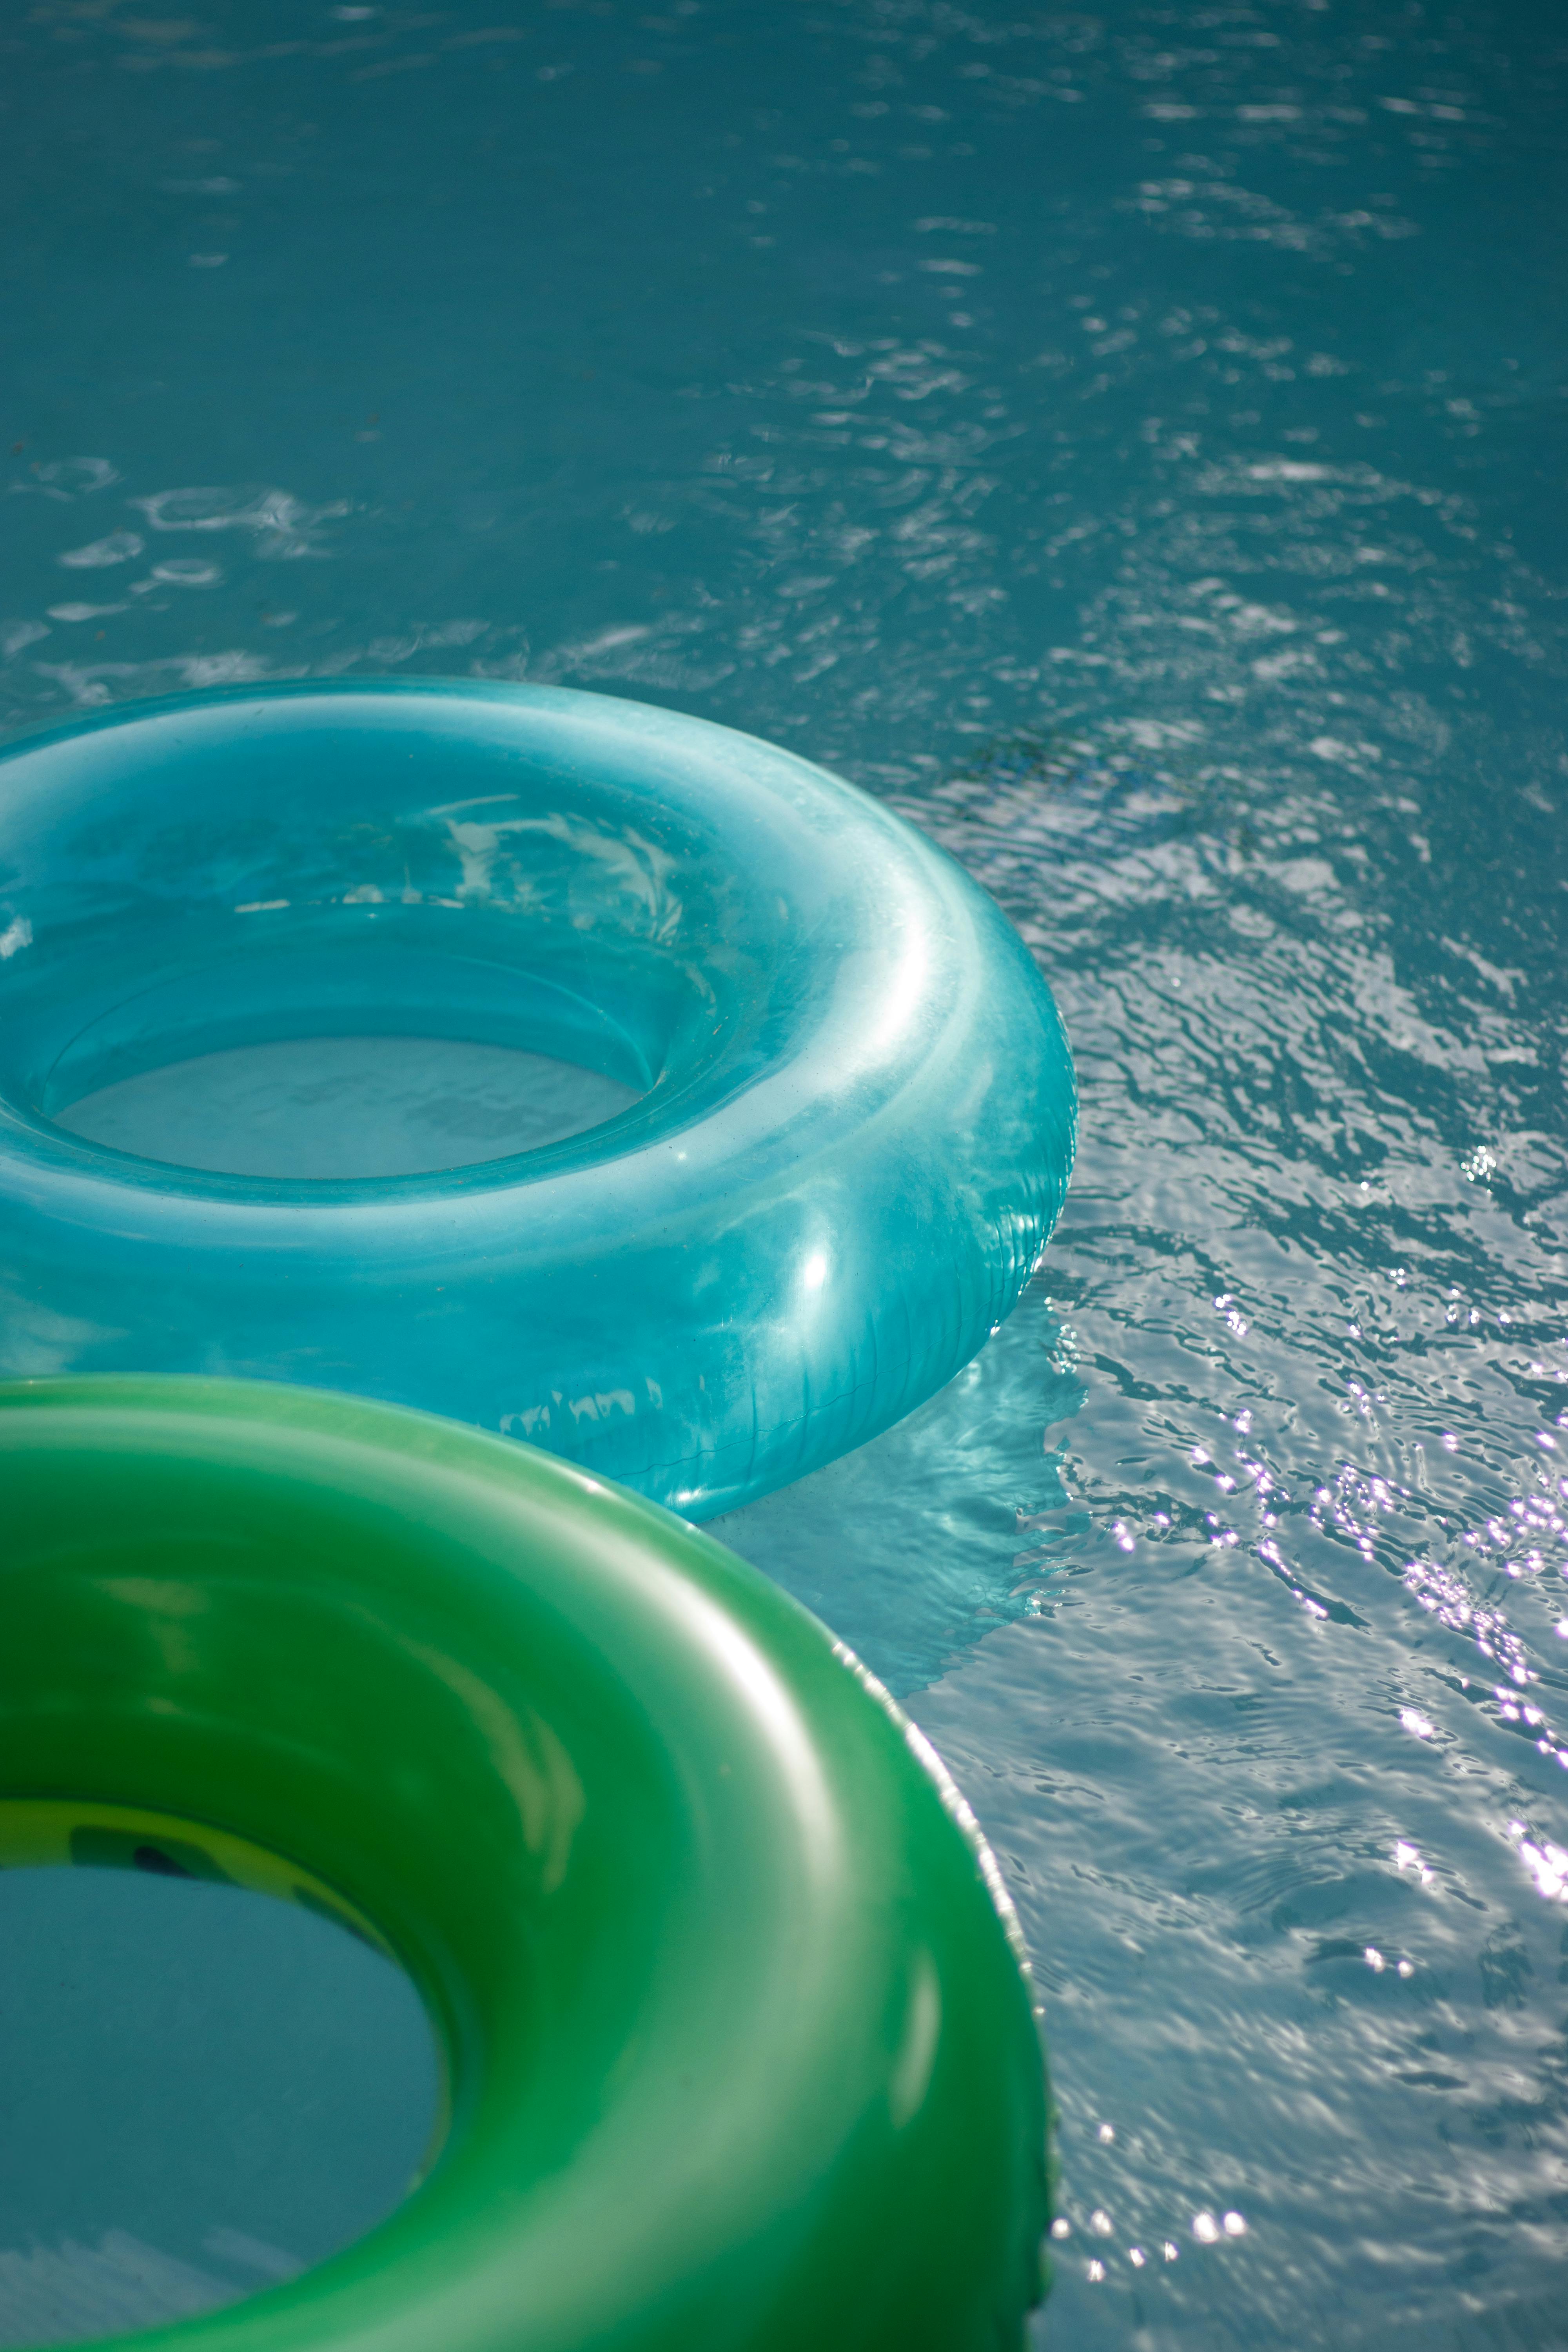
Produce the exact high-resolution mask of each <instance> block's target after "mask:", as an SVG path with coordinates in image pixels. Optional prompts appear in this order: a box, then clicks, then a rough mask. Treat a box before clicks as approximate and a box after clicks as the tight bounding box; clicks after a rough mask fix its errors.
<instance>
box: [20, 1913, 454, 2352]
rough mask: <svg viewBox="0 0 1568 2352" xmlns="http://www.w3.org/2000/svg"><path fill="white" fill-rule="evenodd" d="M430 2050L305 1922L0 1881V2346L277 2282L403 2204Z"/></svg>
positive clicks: (429, 2111)
mask: <svg viewBox="0 0 1568 2352" xmlns="http://www.w3.org/2000/svg"><path fill="white" fill-rule="evenodd" d="M437 2094H438V2082H437V2060H436V2052H435V2046H434V2043H433V2042H432V2039H431V2035H430V2031H429V2028H428V2026H427V2025H426V2021H425V2015H424V2011H423V2010H422V2008H421V2006H420V2003H419V2000H418V1997H417V1995H416V1993H415V1990H414V1989H413V1986H412V1985H411V1984H410V1983H409V1981H408V1980H407V1979H406V1978H405V1977H404V1976H403V1975H402V1973H401V1972H400V1971H399V1970H398V1969H396V1968H395V1967H394V1966H393V1965H392V1963H391V1962H390V1961H389V1960H386V1959H384V1958H382V1956H381V1954H380V1953H379V1952H376V1951H374V1950H372V1949H371V1948H370V1947H369V1946H368V1945H366V1944H363V1943H361V1942H359V1941H357V1940H356V1939H355V1938H354V1937H351V1936H349V1935H346V1934H344V1933H343V1932H342V1929H340V1928H338V1927H334V1926H333V1925H332V1924H331V1922H330V1921H328V1920H326V1919H324V1918H322V1917H321V1916H318V1915H317V1914H316V1913H314V1912H312V1911H309V1910H305V1909H303V1908H301V1907H300V1906H296V1905H293V1904H287V1903H280V1902H276V1901H273V1900H272V1899H270V1898H269V1897H268V1896H266V1895H258V1894H253V1893H250V1892H248V1891H247V1890H246V1889H244V1888H240V1887H235V1886H224V1885H209V1884H203V1883H200V1882H197V1881H194V1880H185V1879H180V1878H177V1877H174V1876H169V1875H163V1874H160V1875H156V1876H145V1875H142V1874H140V1873H138V1872H133V1871H121V1870H107V1869H98V1870H85V1869H84V1870H68V1869H52V1870H50V1869H6V1870H0V2344H5V2345H29V2344H46V2343H61V2342H70V2341H75V2340H76V2339H77V2338H78V2337H81V2336H105V2335H111V2334H115V2333H118V2332H119V2331H120V2330H121V2329H124V2328H132V2327H146V2326H153V2325H154V2324H156V2323H157V2322H159V2321H161V2320H165V2319H173V2318H182V2317H185V2316H187V2315H190V2314H192V2313H194V2312H197V2311H203V2310H207V2309H209V2308H211V2307H212V2306H214V2305H217V2304H221V2303H230V2302H233V2301H234V2300H235V2299H236V2297H237V2296H240V2295H246V2294H255V2293H257V2292H258V2290H259V2289H261V2288H264V2287H267V2286H270V2285H274V2284H277V2283H278V2282H279V2281H280V2280H283V2279H289V2278H292V2277H293V2276H295V2274H296V2273H298V2272H300V2270H303V2269H304V2268H306V2267H307V2265H309V2264H310V2263H316V2262H320V2261H321V2259H322V2258H323V2257H324V2256H325V2255H327V2254H330V2253H332V2252H335V2251H336V2250H337V2248H339V2247H340V2246H342V2245H346V2244H347V2243H349V2242H350V2241H352V2240H353V2239H354V2238H357V2237H360V2236H362V2235H363V2232H364V2231H366V2230H368V2229H370V2228H371V2227H373V2226H374V2223H375V2222H376V2221H380V2220H381V2219H382V2217H383V2215H384V2214H385V2213H386V2212H388V2211H389V2210H391V2208H392V2207H393V2206H394V2205H395V2204H396V2203H397V2202H398V2201H399V2200H400V2199H401V2198H402V2197H403V2196H404V2195H405V2193H406V2191H407V2190H408V2189H409V2188H410V2186H411V2185H412V2183H413V2180H414V2179H415V2176H416V2172H417V2171H418V2169H419V2168H420V2166H421V2163H422V2161H423V2160H424V2158H425V2157H426V2151H427V2148H428V2146H429V2141H430V2136H431V2132H432V2130H433V2128H434V2125H435V2120H436V2113H437Z"/></svg>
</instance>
